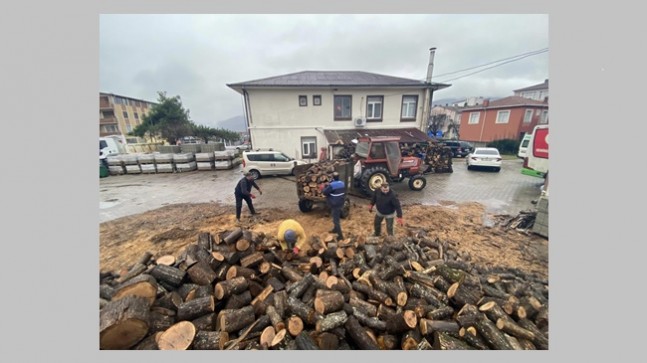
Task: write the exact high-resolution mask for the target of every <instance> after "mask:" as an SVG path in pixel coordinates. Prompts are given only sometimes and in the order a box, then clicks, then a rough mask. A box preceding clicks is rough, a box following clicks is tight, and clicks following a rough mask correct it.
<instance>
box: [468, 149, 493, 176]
mask: <svg viewBox="0 0 647 363" xmlns="http://www.w3.org/2000/svg"><path fill="white" fill-rule="evenodd" d="M501 160H502V159H501V154H500V153H499V150H498V149H497V148H494V147H477V148H475V149H474V151H473V152H472V153H471V154H469V155H467V157H466V158H465V164H466V165H467V170H472V169H474V168H479V167H482V168H492V169H494V171H497V172H498V171H500V170H501Z"/></svg>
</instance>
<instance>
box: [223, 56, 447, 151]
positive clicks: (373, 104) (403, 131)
mask: <svg viewBox="0 0 647 363" xmlns="http://www.w3.org/2000/svg"><path fill="white" fill-rule="evenodd" d="M429 65H430V66H429V68H428V77H427V79H428V80H430V72H431V70H432V66H433V49H432V53H431V57H430V64H429ZM227 86H228V87H230V88H232V89H234V90H235V91H237V92H238V93H240V94H241V95H242V96H243V101H244V107H245V117H246V121H247V128H248V130H249V133H250V138H251V143H252V145H253V147H254V148H274V149H277V150H281V151H283V152H284V153H286V154H287V155H289V156H291V157H295V158H300V159H316V158H317V157H318V156H319V151H320V148H322V147H325V148H326V149H327V151H328V155H331V153H334V152H335V150H333V147H332V146H333V145H342V144H347V143H349V142H350V141H351V140H352V139H354V138H356V137H358V136H363V135H369V136H373V135H375V136H377V135H382V136H392V135H395V136H401V137H402V139H401V140H402V142H417V141H424V140H427V139H428V138H427V136H426V134H425V132H424V130H425V129H426V124H427V120H428V117H429V115H430V105H431V99H432V97H433V92H434V91H436V90H439V89H443V88H446V87H449V86H450V85H448V84H441V83H432V82H430V81H419V80H413V79H406V78H399V77H392V76H386V75H381V74H375V73H367V72H358V71H303V72H298V73H292V74H286V75H280V76H275V77H269V78H264V79H258V80H253V81H247V82H240V83H233V84H228V85H227Z"/></svg>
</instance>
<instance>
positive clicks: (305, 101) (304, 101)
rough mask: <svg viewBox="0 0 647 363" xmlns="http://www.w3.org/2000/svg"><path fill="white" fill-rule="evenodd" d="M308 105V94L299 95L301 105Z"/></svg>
mask: <svg viewBox="0 0 647 363" xmlns="http://www.w3.org/2000/svg"><path fill="white" fill-rule="evenodd" d="M307 105H308V96H299V106H301V107H305V106H307Z"/></svg>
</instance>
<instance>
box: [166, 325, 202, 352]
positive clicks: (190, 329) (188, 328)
mask: <svg viewBox="0 0 647 363" xmlns="http://www.w3.org/2000/svg"><path fill="white" fill-rule="evenodd" d="M195 334H196V330H195V326H194V325H193V323H191V322H190V321H181V322H179V323H177V324H175V325H173V326H172V327H170V328H168V329H167V330H166V331H165V332H163V333H162V334H161V335H160V337H159V340H158V341H157V345H158V346H159V349H160V350H187V349H189V347H190V346H191V344H192V343H193V339H194V338H195Z"/></svg>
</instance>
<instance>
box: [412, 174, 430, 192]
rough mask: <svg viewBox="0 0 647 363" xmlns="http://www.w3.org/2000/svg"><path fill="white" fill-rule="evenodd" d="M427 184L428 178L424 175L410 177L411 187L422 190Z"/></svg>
mask: <svg viewBox="0 0 647 363" xmlns="http://www.w3.org/2000/svg"><path fill="white" fill-rule="evenodd" d="M426 186H427V179H425V177H424V176H422V175H415V176H412V177H411V178H409V189H411V190H415V191H420V190H423V189H425V187H426Z"/></svg>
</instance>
